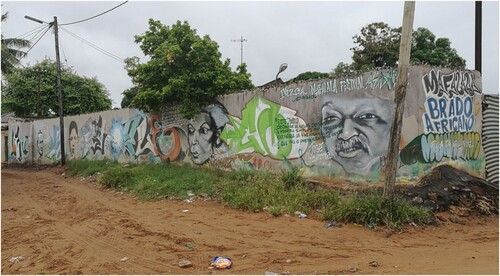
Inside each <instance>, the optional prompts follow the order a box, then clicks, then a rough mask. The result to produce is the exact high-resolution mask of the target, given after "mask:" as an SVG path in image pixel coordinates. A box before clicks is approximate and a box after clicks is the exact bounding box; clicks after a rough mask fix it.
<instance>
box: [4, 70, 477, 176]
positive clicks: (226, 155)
mask: <svg viewBox="0 0 500 276" xmlns="http://www.w3.org/2000/svg"><path fill="white" fill-rule="evenodd" d="M396 73H397V72H396V70H394V69H384V70H374V71H371V72H367V73H363V74H359V75H356V76H351V77H346V78H339V79H323V80H314V81H305V82H298V83H290V84H286V85H281V86H276V87H267V88H265V89H259V88H257V89H255V90H253V91H245V92H242V93H238V94H229V95H224V96H221V97H218V98H217V101H214V102H213V103H212V104H210V105H208V106H206V107H205V108H204V109H203V110H202V112H201V113H200V114H198V115H197V116H195V117H194V118H193V119H191V120H186V119H184V118H182V117H181V116H180V113H179V111H178V106H177V105H175V104H171V105H168V106H165V107H164V108H163V109H162V110H160V112H159V113H158V114H146V113H144V112H142V111H140V110H136V109H121V110H112V111H105V112H100V113H93V114H85V115H79V116H71V117H67V118H65V125H66V127H65V131H67V132H66V133H65V134H66V135H67V136H66V135H65V136H66V137H67V138H66V141H65V142H66V145H67V147H66V148H67V152H66V155H67V158H68V159H69V160H75V159H88V160H101V159H109V160H117V161H119V162H153V163H159V162H170V161H172V162H184V163H190V164H192V165H193V166H207V167H211V168H218V169H224V170H235V169H254V170H282V169H286V168H289V167H291V166H299V167H301V168H303V171H304V173H305V174H306V175H308V176H329V177H336V178H337V177H338V178H344V179H350V180H354V181H363V182H366V181H368V182H370V181H379V180H381V179H382V177H383V171H384V166H385V160H386V154H387V149H388V145H389V143H390V142H391V141H389V132H390V129H391V124H392V119H393V112H394V111H393V109H394V106H393V101H394V100H393V99H394V91H395V83H396V77H397V75H396ZM481 87H482V86H481V80H480V75H479V74H478V73H477V72H474V71H466V70H450V69H437V68H431V67H424V66H422V67H411V68H410V72H409V83H408V88H407V99H406V102H405V111H404V116H403V127H402V139H401V142H400V154H399V163H400V165H399V169H398V179H400V180H403V179H410V180H412V179H416V178H418V177H420V176H422V175H423V174H425V173H426V172H428V171H429V170H430V169H432V167H434V166H437V165H439V164H443V163H447V164H450V163H451V164H453V165H456V166H458V167H460V168H461V169H465V170H466V171H468V172H470V173H472V174H475V175H478V176H482V175H484V151H483V147H482V139H481V120H482V115H481V110H482V109H481V104H480V102H481V101H480V97H479V96H480V95H481ZM16 126H17V125H16V124H15V123H14V124H12V128H11V129H12V133H11V135H10V137H9V142H10V143H11V156H10V161H11V162H23V160H27V159H29V158H32V160H33V161H34V162H56V161H57V160H60V156H61V153H60V142H59V135H60V129H59V124H58V122H57V120H44V121H37V122H35V127H34V128H33V132H32V133H31V132H28V133H27V134H24V133H26V131H25V132H24V133H23V134H21V132H22V131H21V132H19V131H18V130H16V128H15V127H16ZM22 129H23V127H21V130H22ZM30 141H35V145H32V146H31V147H30V146H29V145H30ZM31 148H32V149H31ZM30 150H33V154H31V155H30ZM30 156H31V157H30Z"/></svg>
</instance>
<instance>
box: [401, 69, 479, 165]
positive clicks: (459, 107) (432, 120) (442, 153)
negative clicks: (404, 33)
mask: <svg viewBox="0 0 500 276" xmlns="http://www.w3.org/2000/svg"><path fill="white" fill-rule="evenodd" d="M421 88H422V90H423V92H424V93H423V94H424V102H423V106H424V108H423V111H424V112H423V113H422V117H421V118H422V131H421V133H422V134H420V135H418V136H416V137H415V138H414V139H413V140H412V141H411V142H410V143H408V145H406V147H405V148H403V149H402V150H401V152H400V158H401V162H402V163H403V164H404V165H413V164H419V163H420V164H430V165H432V164H439V163H441V162H448V161H451V162H452V163H454V164H457V163H462V164H464V161H471V164H475V166H482V162H483V160H482V159H484V156H483V155H482V139H481V134H480V132H481V125H480V124H481V119H479V118H477V117H478V115H479V116H481V107H480V102H479V99H480V95H481V90H480V89H479V88H478V85H477V82H476V76H475V75H474V74H473V72H470V71H450V72H446V73H445V72H443V71H441V70H434V69H431V70H430V71H428V72H426V73H425V74H423V76H422V77H421Z"/></svg>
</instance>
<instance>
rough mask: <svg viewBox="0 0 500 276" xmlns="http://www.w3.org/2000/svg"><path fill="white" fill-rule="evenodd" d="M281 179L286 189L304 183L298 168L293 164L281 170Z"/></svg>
mask: <svg viewBox="0 0 500 276" xmlns="http://www.w3.org/2000/svg"><path fill="white" fill-rule="evenodd" d="M281 181H282V182H283V184H284V185H285V188H286V189H291V188H293V187H295V186H297V185H301V184H303V183H304V179H303V178H302V172H301V171H300V168H299V167H295V166H293V167H292V168H291V169H289V170H284V171H282V172H281Z"/></svg>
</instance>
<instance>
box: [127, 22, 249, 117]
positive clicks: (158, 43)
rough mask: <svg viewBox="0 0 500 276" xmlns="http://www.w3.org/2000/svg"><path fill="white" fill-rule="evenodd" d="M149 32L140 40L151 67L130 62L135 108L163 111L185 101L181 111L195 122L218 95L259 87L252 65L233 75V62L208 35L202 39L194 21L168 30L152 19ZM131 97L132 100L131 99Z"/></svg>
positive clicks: (129, 68) (138, 41)
mask: <svg viewBox="0 0 500 276" xmlns="http://www.w3.org/2000/svg"><path fill="white" fill-rule="evenodd" d="M148 23H149V30H147V31H146V32H145V33H144V34H142V35H137V36H135V42H136V43H138V44H139V46H140V48H141V50H142V52H143V53H144V55H146V56H147V57H149V60H148V61H147V62H146V63H140V62H139V60H138V58H136V57H133V58H129V59H127V60H126V67H125V68H126V69H127V71H128V74H129V76H130V77H132V82H133V84H134V86H135V88H136V89H137V92H136V93H135V92H134V93H135V95H132V93H131V92H129V93H128V96H127V97H132V96H133V99H132V101H131V102H130V104H129V106H131V107H137V108H140V109H142V110H145V111H153V110H158V109H159V107H160V106H161V105H162V104H164V103H165V102H167V101H176V102H180V103H181V108H180V112H181V114H182V115H183V116H184V117H185V118H188V119H190V118H192V117H194V116H195V115H196V114H198V113H199V112H200V111H201V108H202V107H204V106H206V105H207V104H208V103H209V102H210V101H211V100H212V99H213V98H215V97H216V96H218V95H223V94H227V93H231V92H234V91H237V90H241V89H249V88H253V85H252V83H251V81H250V74H248V73H247V71H246V65H241V66H239V67H238V72H232V71H231V68H230V66H229V59H226V60H225V61H224V62H222V61H221V56H222V55H221V53H220V52H219V49H218V48H219V46H218V44H217V43H216V42H215V41H213V40H211V39H210V37H209V36H208V35H205V36H203V37H200V36H199V35H197V33H196V30H195V29H192V28H191V27H190V26H189V24H188V22H187V21H185V22H183V23H181V22H180V21H177V23H175V24H174V25H172V26H165V25H163V24H162V23H161V22H160V21H157V20H153V19H149V22H148ZM128 100H129V99H127V101H128Z"/></svg>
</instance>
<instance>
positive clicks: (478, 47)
mask: <svg viewBox="0 0 500 276" xmlns="http://www.w3.org/2000/svg"><path fill="white" fill-rule="evenodd" d="M475 19H476V35H475V51H474V52H475V56H474V60H475V66H474V69H476V71H478V72H479V73H481V65H482V64H481V59H482V42H481V40H482V39H481V38H482V20H483V2H482V1H476V18H475Z"/></svg>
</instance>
